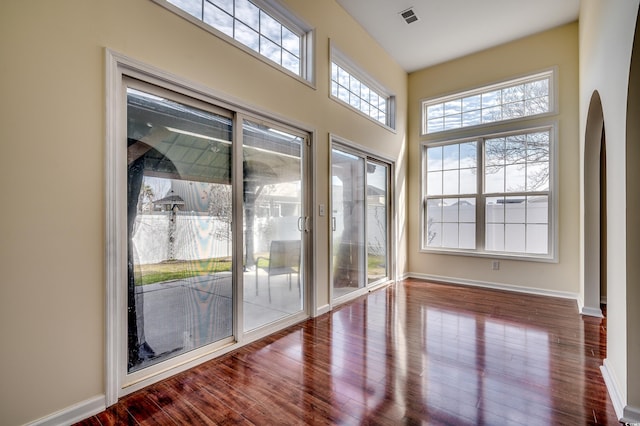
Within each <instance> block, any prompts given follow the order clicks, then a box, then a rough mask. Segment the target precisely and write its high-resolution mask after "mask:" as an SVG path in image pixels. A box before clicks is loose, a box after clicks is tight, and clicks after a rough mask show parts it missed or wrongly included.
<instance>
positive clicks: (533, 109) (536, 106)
mask: <svg viewBox="0 0 640 426" xmlns="http://www.w3.org/2000/svg"><path fill="white" fill-rule="evenodd" d="M524 108H525V113H526V115H535V114H543V113H545V112H549V97H548V96H545V97H542V98H533V99H527V100H526V101H525V102H524Z"/></svg>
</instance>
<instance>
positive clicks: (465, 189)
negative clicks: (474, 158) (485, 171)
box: [460, 169, 478, 194]
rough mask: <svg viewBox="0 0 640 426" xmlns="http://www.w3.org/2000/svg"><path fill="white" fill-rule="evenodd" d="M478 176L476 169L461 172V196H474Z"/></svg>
mask: <svg viewBox="0 0 640 426" xmlns="http://www.w3.org/2000/svg"><path fill="white" fill-rule="evenodd" d="M477 183H478V176H477V170H476V169H462V170H460V194H474V193H475V192H476V188H477V186H478V185H477Z"/></svg>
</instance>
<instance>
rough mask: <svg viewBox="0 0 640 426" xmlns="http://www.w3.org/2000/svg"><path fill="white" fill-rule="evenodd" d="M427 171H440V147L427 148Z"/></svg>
mask: <svg viewBox="0 0 640 426" xmlns="http://www.w3.org/2000/svg"><path fill="white" fill-rule="evenodd" d="M427 170H428V171H430V172H433V171H436V170H442V147H441V146H436V147H433V148H427Z"/></svg>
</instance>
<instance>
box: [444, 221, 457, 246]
mask: <svg viewBox="0 0 640 426" xmlns="http://www.w3.org/2000/svg"><path fill="white" fill-rule="evenodd" d="M442 247H448V248H458V224H457V223H443V224H442Z"/></svg>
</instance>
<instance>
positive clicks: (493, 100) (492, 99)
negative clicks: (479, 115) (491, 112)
mask: <svg viewBox="0 0 640 426" xmlns="http://www.w3.org/2000/svg"><path fill="white" fill-rule="evenodd" d="M501 103H502V99H501V92H500V90H494V91H491V92H486V93H483V94H482V108H489V107H493V106H496V105H500V104H501Z"/></svg>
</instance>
